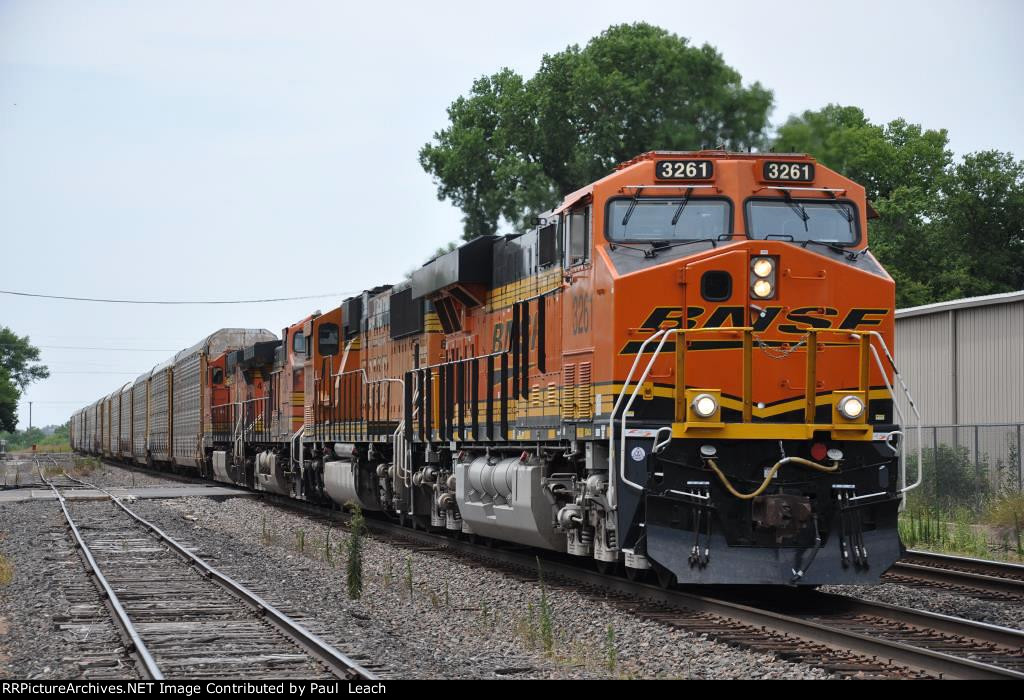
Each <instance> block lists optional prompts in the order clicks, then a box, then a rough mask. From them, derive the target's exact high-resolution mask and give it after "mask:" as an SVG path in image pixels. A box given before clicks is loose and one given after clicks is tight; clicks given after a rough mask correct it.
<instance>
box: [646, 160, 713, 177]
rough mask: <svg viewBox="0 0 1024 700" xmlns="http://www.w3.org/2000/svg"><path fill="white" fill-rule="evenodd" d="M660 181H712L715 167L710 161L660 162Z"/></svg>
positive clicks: (657, 171) (658, 165) (657, 169)
mask: <svg viewBox="0 0 1024 700" xmlns="http://www.w3.org/2000/svg"><path fill="white" fill-rule="evenodd" d="M655 172H656V173H657V174H658V179H659V180H710V179H711V177H712V176H713V175H714V174H715V166H714V164H713V163H712V162H711V161H710V160H659V161H658V164H657V166H656V168H655Z"/></svg>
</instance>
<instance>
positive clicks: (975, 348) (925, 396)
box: [895, 291, 1024, 425]
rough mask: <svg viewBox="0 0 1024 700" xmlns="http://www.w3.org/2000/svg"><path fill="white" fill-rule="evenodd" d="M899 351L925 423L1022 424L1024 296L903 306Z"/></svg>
mask: <svg viewBox="0 0 1024 700" xmlns="http://www.w3.org/2000/svg"><path fill="white" fill-rule="evenodd" d="M895 353H896V360H897V364H898V366H899V368H900V372H902V373H903V375H904V377H905V379H906V382H907V385H908V386H909V387H910V391H911V392H912V393H913V395H914V399H915V400H916V401H917V404H918V408H919V410H920V411H921V417H922V419H923V421H924V425H953V424H976V423H1019V422H1024V291H1020V292H1009V293H1007V294H992V295H989V296H984V297H971V298H969V299H957V300H955V301H945V302H941V303H939V304H928V305H926V306H915V307H912V308H909V309H900V310H898V311H897V312H896V350H895Z"/></svg>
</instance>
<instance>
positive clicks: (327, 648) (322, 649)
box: [61, 472, 379, 681]
mask: <svg viewBox="0 0 1024 700" xmlns="http://www.w3.org/2000/svg"><path fill="white" fill-rule="evenodd" d="M64 475H65V476H66V477H67V478H68V479H70V480H71V481H74V482H77V483H79V484H82V485H84V486H89V487H91V488H94V489H96V490H98V491H101V492H103V493H105V494H106V495H107V496H108V497H109V498H110V500H111V501H112V502H113V503H114V505H116V506H117V507H118V508H120V509H121V510H122V511H124V512H125V513H126V514H128V515H129V516H130V517H131V518H133V519H134V520H135V521H136V522H138V523H139V524H140V525H142V526H143V527H145V528H146V529H147V530H149V531H150V532H151V533H153V534H154V535H156V537H157V538H158V539H159V540H161V541H162V542H164V543H165V544H166V545H168V546H169V547H170V548H171V549H173V550H174V551H175V552H177V553H178V554H179V555H181V556H182V557H183V558H185V559H186V560H187V561H188V563H189V564H191V565H192V566H194V567H195V568H197V569H198V570H199V572H200V573H201V574H202V575H203V576H204V577H206V578H209V579H211V580H213V581H215V582H216V583H218V584H220V585H221V586H222V587H223V588H225V589H227V590H228V591H230V592H231V593H233V594H234V595H235V597H237V598H239V599H241V600H242V601H243V602H245V603H246V604H248V605H250V606H252V607H253V608H255V609H256V610H257V611H258V612H259V613H260V614H262V615H263V616H264V617H265V618H266V619H267V621H268V622H270V623H271V624H272V625H274V627H276V628H277V629H279V630H280V631H281V632H283V633H284V634H285V635H286V636H287V637H288V638H289V639H291V640H292V641H294V642H295V643H297V644H298V645H299V646H300V647H302V649H303V650H305V651H306V653H308V654H310V655H311V656H314V657H316V658H317V659H318V660H320V661H321V662H322V663H323V664H324V665H326V666H327V667H328V668H329V669H330V670H331V672H332V673H334V674H335V675H337V676H339V677H340V678H344V679H359V680H367V681H375V680H379V678H378V676H377V675H376V674H374V673H373V672H372V671H370V670H368V669H366V668H363V666H362V665H361V664H359V663H358V662H357V661H355V660H354V659H351V658H349V657H348V656H346V655H345V654H343V653H341V652H340V651H338V650H337V649H335V648H334V647H333V646H331V645H330V644H328V643H327V642H326V641H324V640H323V639H321V638H320V637H318V636H317V635H315V634H313V633H312V632H310V631H309V630H308V629H306V628H305V627H303V626H302V625H301V624H299V623H298V622H296V621H295V620H293V619H292V618H290V617H289V616H288V615H286V614H284V613H283V612H281V611H280V610H278V609H277V608H275V607H274V606H273V605H271V604H270V603H269V602H267V601H266V600H265V599H264V598H262V597H261V596H259V595H258V594H256V593H255V592H253V591H251V590H249V589H248V588H246V587H245V586H244V585H242V584H241V583H239V582H238V581H236V580H234V579H233V578H231V577H230V576H227V575H226V574H223V573H221V572H220V571H218V570H217V569H215V568H213V567H212V566H210V565H209V564H207V563H206V562H205V561H203V560H202V559H200V558H199V557H197V556H196V555H195V554H193V553H192V552H190V551H189V550H188V549H187V548H186V547H185V546H184V545H182V544H181V543H180V542H178V541H177V540H175V539H174V538H173V537H171V536H170V535H168V534H167V533H166V532H164V531H163V530H161V529H160V528H159V527H157V526H156V525H154V524H153V523H151V522H149V521H148V520H146V519H144V518H143V517H142V516H140V515H139V514H137V513H136V512H134V511H133V510H131V509H130V508H128V507H127V506H126V505H124V504H123V503H122V502H121V500H120V499H119V498H117V497H116V496H114V495H113V494H111V493H110V492H109V491H107V490H106V489H104V488H103V487H101V486H97V485H95V484H91V483H89V482H87V481H83V480H81V479H75V478H74V477H72V476H70V475H68V474H67V473H66V472H65V474H64ZM61 500H62V501H63V499H61ZM62 507H63V503H62ZM65 514H66V511H65Z"/></svg>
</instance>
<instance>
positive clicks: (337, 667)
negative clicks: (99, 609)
mask: <svg viewBox="0 0 1024 700" xmlns="http://www.w3.org/2000/svg"><path fill="white" fill-rule="evenodd" d="M39 476H40V478H41V479H43V481H44V482H45V483H47V485H49V486H50V488H52V489H53V491H54V493H55V494H56V495H57V498H58V501H59V503H60V507H61V511H62V512H63V514H64V518H65V519H66V521H67V524H68V527H69V528H70V530H71V534H72V537H73V539H74V542H75V545H76V546H77V547H78V548H79V550H80V553H81V555H82V558H83V559H84V560H85V562H86V564H87V567H88V570H89V573H90V575H91V577H92V578H93V579H94V581H95V583H96V585H97V586H98V587H99V589H100V590H101V592H102V593H103V595H104V597H105V598H106V600H107V605H108V607H109V609H110V611H111V613H112V615H113V618H114V621H115V623H116V625H117V627H118V629H119V631H120V634H121V636H122V638H123V640H124V641H125V645H126V646H127V647H128V649H129V650H130V651H131V653H132V655H133V656H134V658H135V660H136V665H137V668H138V671H139V673H140V675H142V676H143V677H145V678H149V679H152V680H160V679H163V678H165V677H170V678H174V679H186V678H218V679H231V678H237V679H246V680H250V679H254V678H281V677H283V676H288V677H292V678H341V679H345V680H377V678H378V677H377V675H376V674H375V673H374V672H372V671H370V670H368V669H367V668H365V667H364V666H362V665H360V664H359V663H357V662H356V661H355V660H353V659H351V658H350V657H348V656H346V655H345V654H342V653H341V652H340V651H338V650H337V649H335V648H334V647H332V646H331V645H329V644H327V643H326V642H324V641H323V640H322V639H320V638H319V637H317V636H316V635H314V634H312V633H311V632H309V631H308V630H307V629H306V628H305V627H303V626H302V625H301V624H300V623H299V622H297V621H296V620H294V619H292V618H291V617H289V616H288V615H286V614H285V613H283V612H281V611H280V610H278V609H277V608H275V607H274V606H272V605H270V604H269V603H268V602H267V601H265V600H264V599H263V598H261V597H260V596H258V595H257V594H256V593H254V592H252V591H250V590H249V589H247V588H246V587H244V586H243V585H241V584H240V583H238V582H237V581H235V580H233V579H231V578H229V577H228V576H225V575H224V574H222V573H221V572H219V571H217V570H216V569H214V568H213V567H212V566H210V565H209V564H208V563H207V562H205V561H203V560H202V559H200V558H199V557H197V556H196V555H195V554H194V553H193V552H192V551H191V550H190V548H189V547H188V546H186V545H185V544H183V543H181V542H178V541H176V540H174V539H173V538H171V537H170V536H168V535H167V534H166V533H164V532H163V531H161V530H160V529H159V528H157V527H156V526H154V525H152V524H151V523H149V522H147V521H146V520H144V519H142V518H141V517H139V516H138V515H137V514H136V513H134V512H133V511H132V510H131V509H129V508H128V507H127V506H125V505H124V504H123V503H122V502H121V501H120V500H118V499H117V498H114V497H113V496H111V497H110V504H112V505H109V507H108V504H107V503H106V502H104V503H93V504H81V505H75V506H73V507H71V508H69V504H68V502H67V501H66V500H65V499H64V498H63V496H61V489H62V488H66V487H65V486H61V485H58V484H56V483H54V482H53V481H51V480H49V479H46V478H45V477H44V476H43V474H42V473H41V472H40V475H39ZM63 478H64V479H65V480H66V481H67V482H69V483H74V484H77V485H78V486H82V487H89V488H95V489H98V490H100V491H104V490H103V489H102V488H101V487H98V486H95V485H93V484H89V483H87V482H84V481H81V480H78V479H74V478H73V477H71V476H69V475H68V474H67V473H64V474H63ZM104 492H105V493H107V495H108V496H109V495H110V494H109V492H106V491H104ZM72 510H73V511H74V513H72Z"/></svg>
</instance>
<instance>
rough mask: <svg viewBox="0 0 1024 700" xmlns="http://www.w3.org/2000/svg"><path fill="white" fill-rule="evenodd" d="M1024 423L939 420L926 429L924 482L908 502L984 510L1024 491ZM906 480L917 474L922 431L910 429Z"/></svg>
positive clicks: (923, 458) (913, 492) (948, 508)
mask: <svg viewBox="0 0 1024 700" xmlns="http://www.w3.org/2000/svg"><path fill="white" fill-rule="evenodd" d="M1022 436H1024V424H1022V423H1003V424H980V425H935V426H929V427H925V428H922V429H921V439H922V440H923V443H922V445H921V448H922V461H923V462H924V483H922V484H921V486H920V487H919V488H917V489H916V490H914V491H912V492H911V494H910V498H909V499H908V505H912V504H918V505H927V506H931V507H937V508H941V509H943V510H952V509H955V508H969V509H970V510H972V511H974V512H979V513H980V512H981V511H982V510H984V509H985V508H986V507H987V506H988V505H989V504H990V503H991V501H992V500H993V499H995V498H999V497H1004V496H1010V495H1015V494H1021V493H1022V492H1024V462H1022V456H1024V452H1022V449H1021V446H1022V442H1021V440H1022ZM906 440H907V443H906V450H905V452H904V454H906V456H907V469H908V471H907V480H908V482H909V481H912V480H913V478H915V477H916V474H917V453H916V449H917V432H916V431H915V430H908V431H907V434H906Z"/></svg>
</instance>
